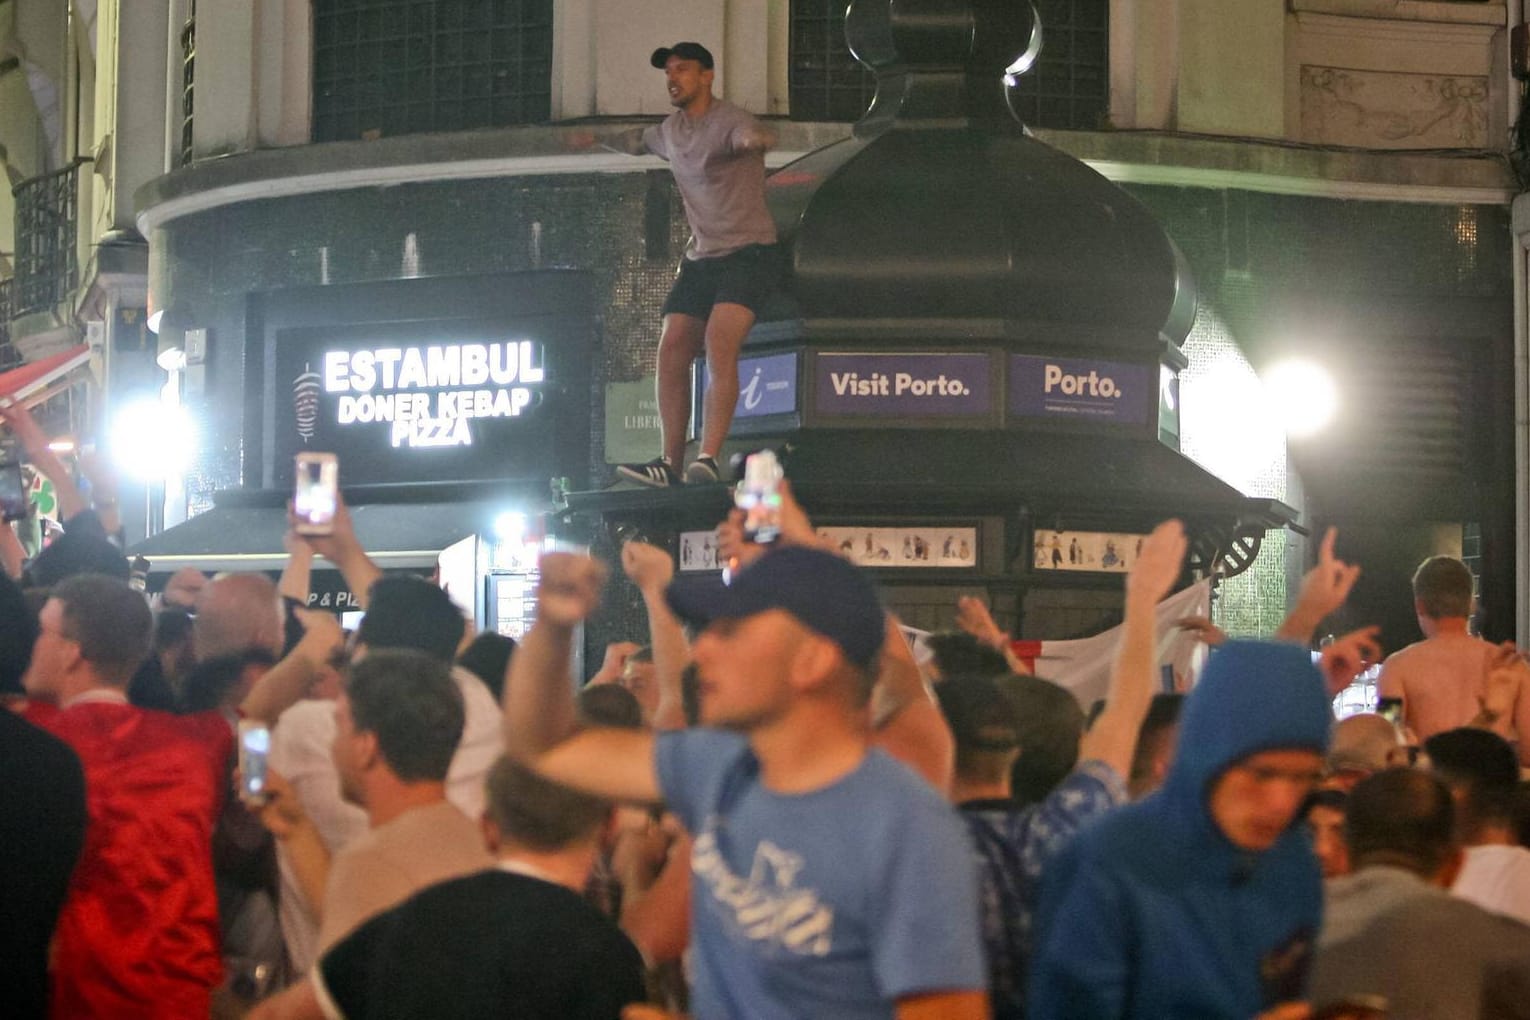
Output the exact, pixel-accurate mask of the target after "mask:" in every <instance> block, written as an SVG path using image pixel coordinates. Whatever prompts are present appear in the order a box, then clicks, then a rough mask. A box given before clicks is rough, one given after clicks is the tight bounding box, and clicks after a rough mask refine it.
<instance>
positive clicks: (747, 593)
mask: <svg viewBox="0 0 1530 1020" xmlns="http://www.w3.org/2000/svg"><path fill="white" fill-rule="evenodd" d="M665 598H666V599H667V600H668V601H669V607H670V608H671V609H673V610H674V611H675V615H676V616H678V617H680V619H682V620H684V621H685V622H686V623H690V624H694V625H696V626H703V627H704V626H706V625H707V624H709V623H711V622H712V621H714V620H738V619H742V618H744V617H746V616H754V615H755V614H757V613H763V612H766V611H767V610H771V609H781V610H785V611H786V612H788V613H790V614H792V616H795V617H796V618H797V619H798V621H800V622H801V623H802V624H803V625H804V626H806V627H807V628H809V629H810V630H814V631H817V632H818V633H819V634H822V635H823V636H824V637H826V638H828V639H829V640H830V641H833V642H834V643H835V644H836V645H838V646H839V648H840V651H842V652H844V653H845V658H846V659H848V660H849V661H850V662H852V663H854V664H855V665H857V666H860V667H861V668H862V669H869V668H871V666H872V665H873V664H874V663H875V662H876V659H877V652H878V651H880V650H881V648H882V639H883V637H884V636H885V634H886V622H885V618H884V617H883V615H882V604H881V602H880V600H878V599H877V593H876V589H874V588H873V587H872V586H871V582H870V581H868V580H867V579H866V575H864V574H862V573H861V572H860V571H859V570H857V569H856V568H855V567H854V566H853V565H851V564H850V563H849V562H848V561H847V560H844V559H842V558H840V557H838V556H835V555H834V554H833V553H828V552H824V551H822V550H820V549H808V548H804V547H802V546H787V547H785V548H783V549H773V550H771V551H770V552H768V553H766V554H765V555H764V556H763V557H761V558H760V560H759V561H758V562H756V563H754V564H753V565H751V566H750V567H749V568H748V569H746V570H743V571H741V572H740V573H739V574H738V575H737V576H736V577H734V578H733V581H732V583H731V584H724V583H723V582H722V581H721V580H720V579H718V578H699V577H695V578H690V577H688V578H681V579H679V580H677V581H675V582H674V583H672V584H671V585H670V586H669V591H668V592H666V593H665Z"/></svg>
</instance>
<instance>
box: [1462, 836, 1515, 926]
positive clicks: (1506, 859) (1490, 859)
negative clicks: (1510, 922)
mask: <svg viewBox="0 0 1530 1020" xmlns="http://www.w3.org/2000/svg"><path fill="white" fill-rule="evenodd" d="M1450 891H1451V892H1452V893H1454V894H1455V895H1457V896H1459V897H1461V898H1462V899H1464V900H1470V901H1471V902H1472V903H1475V904H1477V906H1479V907H1481V908H1482V909H1483V910H1491V911H1492V912H1493V913H1495V914H1506V915H1508V916H1509V917H1512V918H1514V919H1515V920H1517V921H1520V922H1522V923H1524V924H1530V850H1526V849H1525V848H1524V847H1522V846H1474V847H1468V848H1467V850H1466V860H1465V862H1464V863H1463V864H1462V865H1461V874H1460V875H1459V876H1458V877H1457V878H1456V884H1455V885H1453V886H1451V888H1450Z"/></svg>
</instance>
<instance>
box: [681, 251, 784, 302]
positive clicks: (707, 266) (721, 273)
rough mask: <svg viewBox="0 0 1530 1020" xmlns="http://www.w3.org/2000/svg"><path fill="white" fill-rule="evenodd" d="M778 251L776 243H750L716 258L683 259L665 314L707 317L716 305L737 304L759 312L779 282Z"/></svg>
mask: <svg viewBox="0 0 1530 1020" xmlns="http://www.w3.org/2000/svg"><path fill="white" fill-rule="evenodd" d="M779 252H780V249H779V247H778V246H777V245H774V244H751V245H749V246H748V247H747V248H740V249H739V250H738V251H735V252H729V253H728V254H727V255H719V256H717V257H716V258H714V259H681V260H680V271H679V272H678V273H676V274H675V285H674V286H673V287H671V288H670V289H669V297H668V298H666V299H665V300H664V314H665V315H669V314H670V313H671V312H676V313H679V314H680V315H689V316H692V317H693V318H697V319H706V318H707V316H709V315H711V314H712V306H713V305H716V304H734V305H743V306H744V307H745V308H747V309H749V310H750V311H751V312H754V313H755V314H756V315H758V314H759V312H760V309H761V308H763V307H764V306H765V301H766V299H767V298H769V297H770V295H771V294H772V293H773V292H774V291H775V289H776V285H777V283H779V282H780V276H781V265H780V255H779Z"/></svg>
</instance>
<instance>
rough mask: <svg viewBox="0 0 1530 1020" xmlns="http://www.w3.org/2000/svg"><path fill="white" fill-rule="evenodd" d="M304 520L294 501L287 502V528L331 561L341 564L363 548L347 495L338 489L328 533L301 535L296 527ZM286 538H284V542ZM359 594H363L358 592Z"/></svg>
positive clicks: (337, 564)
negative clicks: (294, 510) (358, 537)
mask: <svg viewBox="0 0 1530 1020" xmlns="http://www.w3.org/2000/svg"><path fill="white" fill-rule="evenodd" d="M301 523H302V522H301V521H300V520H299V519H298V516H297V514H295V513H293V510H292V503H291V501H290V500H289V501H288V503H287V530H288V531H289V532H292V533H293V535H294V537H296V538H297V540H298V541H300V542H305V543H307V545H308V547H309V548H310V549H312V550H313V551H314V552H316V553H318V554H319V555H320V556H323V557H324V558H325V559H327V560H329V562H331V563H333V564H335V565H336V566H339V565H341V564H343V563H344V562H345V559H346V557H347V556H350V555H352V554H353V553H355V552H357V551H359V550H360V549H361V542H360V541H359V540H358V539H357V538H356V528H355V525H353V524H352V523H351V511H350V508H349V507H347V506H346V505H345V497H344V496H342V495H340V493H339V492H338V491H337V492H336V493H335V520H334V524H333V525H332V526H331V528H330V532H329V534H327V535H301V534H298V533H297V531H296V529H297V526H298V525H299V524H301ZM285 542H286V540H285V539H283V544H285ZM357 594H358V595H360V594H362V593H361V592H357Z"/></svg>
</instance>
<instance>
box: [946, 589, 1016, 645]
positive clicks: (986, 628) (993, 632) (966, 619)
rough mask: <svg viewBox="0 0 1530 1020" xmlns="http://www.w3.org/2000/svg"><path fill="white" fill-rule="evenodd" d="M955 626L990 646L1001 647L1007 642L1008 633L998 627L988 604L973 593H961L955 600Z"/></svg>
mask: <svg viewBox="0 0 1530 1020" xmlns="http://www.w3.org/2000/svg"><path fill="white" fill-rule="evenodd" d="M956 626H957V628H958V629H959V630H961V631H962V632H963V633H965V634H969V635H971V636H972V637H974V638H976V639H977V640H978V641H979V642H981V643H982V644H985V645H988V646H989V647H991V648H999V649H1002V648H1004V647H1005V646H1006V645H1008V644H1009V635H1008V634H1006V633H1004V631H1002V630H1000V629H999V625H998V624H997V623H995V622H994V619H993V614H992V613H990V612H989V611H988V606H987V605H985V604H984V602H983V600H982V599H980V598H978V597H977V596H975V595H963V596H962V597H961V598H959V599H957V600H956Z"/></svg>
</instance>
